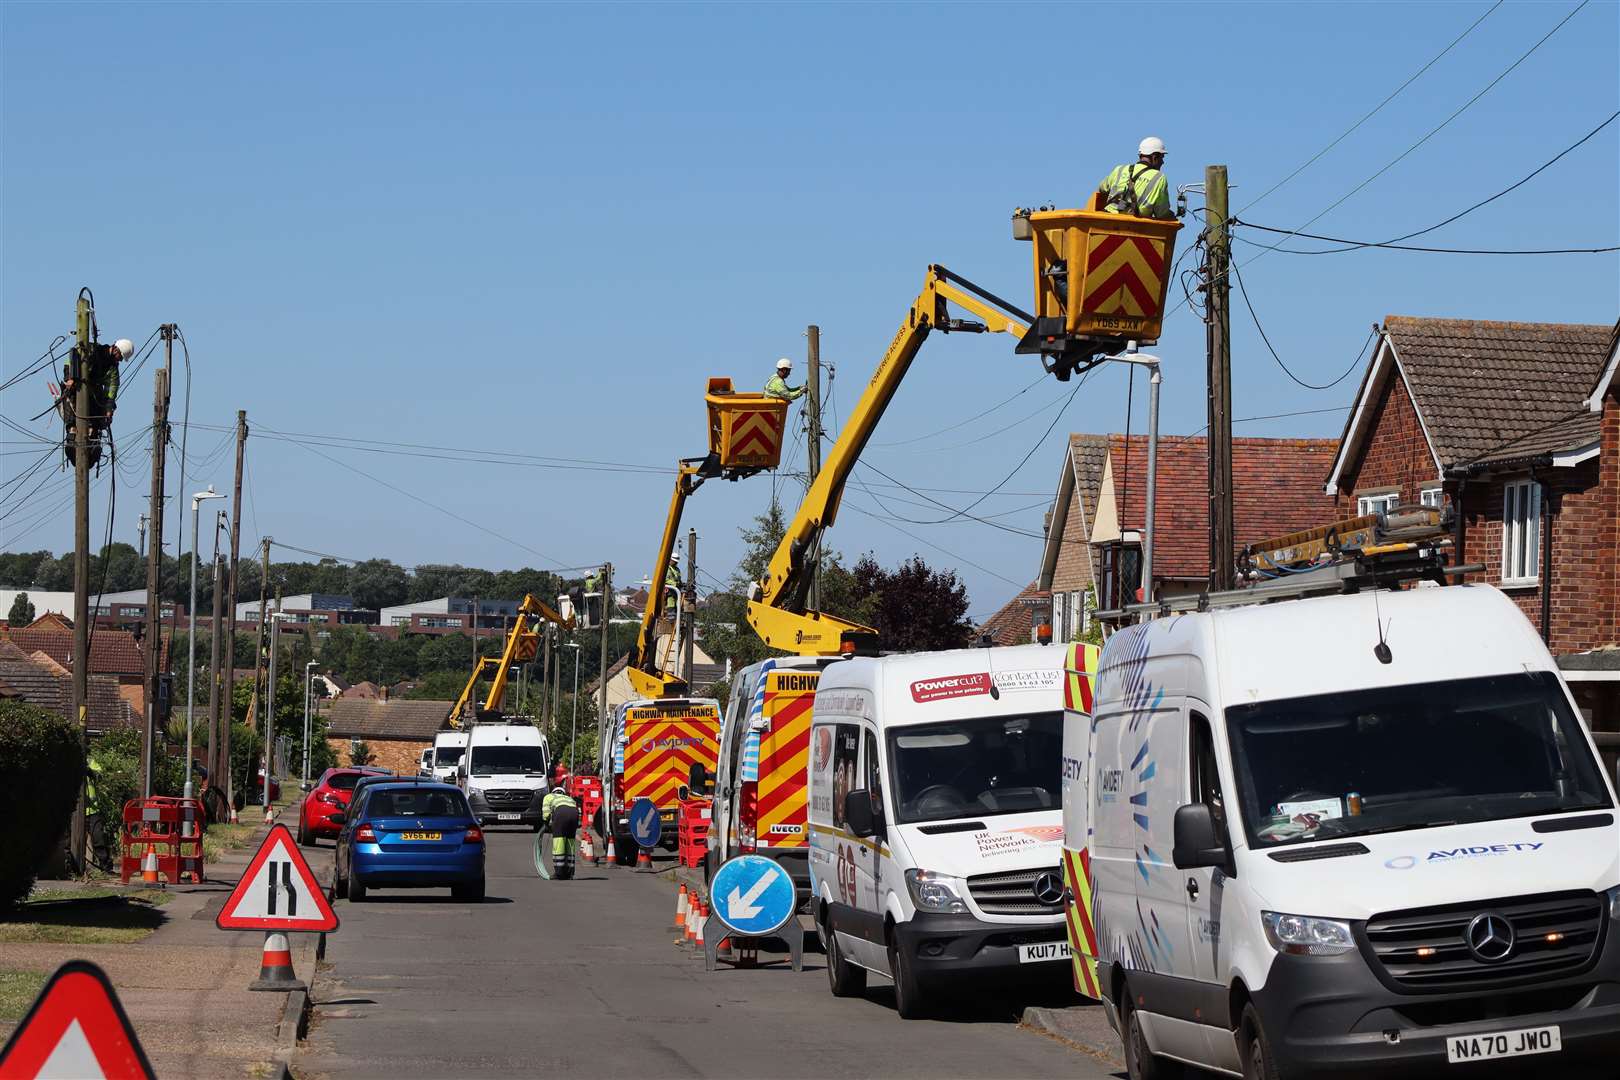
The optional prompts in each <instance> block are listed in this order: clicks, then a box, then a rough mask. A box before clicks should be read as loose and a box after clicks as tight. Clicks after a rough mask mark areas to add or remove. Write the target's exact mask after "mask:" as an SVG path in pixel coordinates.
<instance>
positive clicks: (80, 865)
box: [68, 289, 96, 874]
mask: <svg viewBox="0 0 1620 1080" xmlns="http://www.w3.org/2000/svg"><path fill="white" fill-rule="evenodd" d="M75 315H76V320H75V321H76V324H77V330H76V332H75V333H76V336H77V340H76V342H75V344H74V346H73V353H72V358H71V360H70V361H69V362H70V364H71V365H72V373H73V715H74V716H75V717H77V718H78V721H79V748H80V749H81V750H82V751H83V752H84V757H85V760H86V761H88V760H89V758H90V734H89V730H88V727H87V723H86V722H87V721H88V720H89V718H90V717H89V702H90V357H91V346H92V344H93V339H94V337H95V323H96V313H95V309H94V308H92V307H91V306H90V290H89V289H80V290H79V300H78V305H77V311H76V312H75ZM88 775H89V773H88V771H87V772H86V774H85V777H80V779H79V797H78V800H77V801H76V802H75V804H74V807H73V820H72V823H71V824H70V826H69V830H68V843H69V851H68V863H69V865H70V866H71V867H72V868H73V872H74V873H76V874H78V873H83V872H84V869H85V858H84V843H85V806H84V794H85V792H84V785H85V778H86V777H88Z"/></svg>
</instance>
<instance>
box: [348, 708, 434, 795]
mask: <svg viewBox="0 0 1620 1080" xmlns="http://www.w3.org/2000/svg"><path fill="white" fill-rule="evenodd" d="M453 704H454V702H450V701H377V700H368V699H365V698H339V699H337V700H336V701H333V702H331V703H329V704H328V705H326V706H325V708H326V742H327V745H328V746H330V747H331V748H332V753H333V755H335V756H336V758H337V761H338V764H340V765H347V764H348V763H349V752H350V750H351V749H352V748H353V746H354V744H355V743H357V742H363V743H365V744H366V748H367V749H368V750H370V751H371V764H373V765H380V766H382V767H383V768H385V769H393V770H394V771H395V772H398V773H403V774H405V775H406V776H415V775H416V767H417V763H418V760H419V758H420V757H421V754H422V751H423V750H425V749H427V748H428V747H430V746H432V745H433V737H434V736H435V735H437V734H438V733H439V732H440V731H441V730H443V729H444V727H445V726H446V723H445V722H446V718H447V717H449V715H450V707H451V706H452V705H453Z"/></svg>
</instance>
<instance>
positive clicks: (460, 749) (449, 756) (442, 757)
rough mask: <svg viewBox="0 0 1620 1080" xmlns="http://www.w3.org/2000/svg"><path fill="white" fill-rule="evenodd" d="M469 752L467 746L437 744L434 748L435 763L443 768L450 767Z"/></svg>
mask: <svg viewBox="0 0 1620 1080" xmlns="http://www.w3.org/2000/svg"><path fill="white" fill-rule="evenodd" d="M466 752H467V748H466V747H465V746H436V747H434V748H433V764H435V765H437V766H438V767H439V768H441V769H445V768H449V767H450V766H452V765H455V764H456V763H457V762H459V761H460V760H461V755H462V754H465V753H466Z"/></svg>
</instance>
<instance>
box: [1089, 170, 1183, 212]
mask: <svg viewBox="0 0 1620 1080" xmlns="http://www.w3.org/2000/svg"><path fill="white" fill-rule="evenodd" d="M1097 190H1098V191H1100V192H1102V193H1103V197H1104V199H1106V200H1107V202H1106V205H1105V206H1104V207H1103V209H1105V210H1107V211H1108V212H1109V213H1110V214H1133V215H1135V216H1136V217H1145V218H1158V219H1160V220H1163V221H1167V220H1169V219H1170V218H1172V217H1174V216H1175V215H1174V214H1172V213H1171V212H1170V182H1169V181H1168V180H1166V179H1165V178H1164V173H1162V172H1160V171H1159V170H1158V169H1155V168H1154V167H1153V166H1151V165H1143V164H1142V163H1141V162H1137V163H1136V164H1134V165H1119V166H1116V167H1115V169H1114V171H1113V172H1111V173H1109V174H1108V175H1107V176H1106V177H1104V178H1103V182H1102V183H1101V184H1099V185H1097Z"/></svg>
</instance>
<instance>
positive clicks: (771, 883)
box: [703, 855, 804, 971]
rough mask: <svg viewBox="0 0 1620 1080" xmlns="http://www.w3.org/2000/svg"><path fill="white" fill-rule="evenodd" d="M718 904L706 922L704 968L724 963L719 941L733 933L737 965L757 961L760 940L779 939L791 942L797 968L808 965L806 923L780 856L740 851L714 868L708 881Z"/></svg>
mask: <svg viewBox="0 0 1620 1080" xmlns="http://www.w3.org/2000/svg"><path fill="white" fill-rule="evenodd" d="M709 897H710V899H711V900H712V901H713V910H712V911H711V912H710V914H709V917H708V919H707V920H706V921H705V922H704V924H703V970H704V971H713V970H715V968H716V967H717V966H718V964H719V959H720V958H719V955H718V951H719V948H720V942H721V940H722V939H724V938H728V937H729V938H730V939H731V942H732V946H733V949H734V951H735V952H736V954H737V956H738V960H737V961H736V962H735V963H736V966H739V967H742V966H753V964H754V963H757V955H758V954H757V943H758V942H760V941H767V940H772V939H774V940H776V941H780V942H782V943H783V944H784V945H786V946H787V947H788V957H789V959H790V960H791V961H792V964H793V970H794V971H803V970H804V929H803V927H801V926H800V925H799V920H798V918H797V911H796V909H797V907H798V893H797V891H796V890H795V889H794V887H793V878H792V877H791V876H790V875H789V874H788V872H787V871H786V870H784V869H782V867H781V865H780V864H778V863H777V862H776V861H775V860H772V859H767V858H765V857H764V856H763V855H738V856H736V857H735V858H731V859H727V860H726V861H725V862H724V863H722V864H721V866H720V869H718V870H716V871H715V872H714V877H713V879H712V880H711V882H710V885H709Z"/></svg>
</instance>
